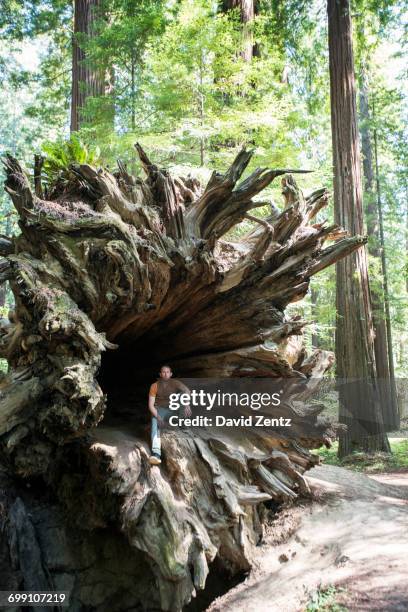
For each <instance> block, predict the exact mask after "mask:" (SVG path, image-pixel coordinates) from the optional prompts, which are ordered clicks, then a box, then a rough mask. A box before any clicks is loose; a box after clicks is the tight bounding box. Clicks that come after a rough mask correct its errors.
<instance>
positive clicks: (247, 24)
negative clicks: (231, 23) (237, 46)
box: [222, 0, 255, 62]
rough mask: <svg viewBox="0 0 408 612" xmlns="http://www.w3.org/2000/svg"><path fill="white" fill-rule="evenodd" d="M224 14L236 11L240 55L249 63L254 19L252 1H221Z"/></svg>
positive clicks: (252, 43) (252, 48) (252, 47)
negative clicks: (240, 26)
mask: <svg viewBox="0 0 408 612" xmlns="http://www.w3.org/2000/svg"><path fill="white" fill-rule="evenodd" d="M222 9H223V11H224V13H226V12H227V11H230V10H232V9H238V10H239V14H240V17H241V23H242V51H241V55H242V57H243V58H244V60H245V61H246V62H250V61H251V59H252V57H253V55H254V39H253V32H252V27H253V20H254V17H255V5H254V0H223V4H222Z"/></svg>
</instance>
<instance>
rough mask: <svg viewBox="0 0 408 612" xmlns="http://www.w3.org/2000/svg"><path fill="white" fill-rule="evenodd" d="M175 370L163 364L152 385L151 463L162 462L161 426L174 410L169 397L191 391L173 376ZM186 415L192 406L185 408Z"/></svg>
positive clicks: (150, 405)
mask: <svg viewBox="0 0 408 612" xmlns="http://www.w3.org/2000/svg"><path fill="white" fill-rule="evenodd" d="M172 376H173V372H172V370H171V367H170V366H169V365H167V364H165V365H162V366H161V368H160V372H159V378H158V380H157V381H156V382H155V383H153V384H152V385H151V386H150V390H149V402H148V405H149V411H150V413H151V415H152V422H151V446H152V454H151V457H150V463H151V464H152V465H159V464H160V463H161V440H160V427H163V426H165V424H166V421H167V420H168V418H169V416H170V414H171V413H172V411H171V410H170V408H169V398H170V395H171V394H172V393H188V394H189V393H190V389H189V388H188V387H186V385H185V384H183V383H182V382H181V380H177V378H172ZM184 414H185V416H186V417H189V416H191V408H190V406H186V407H185V408H184Z"/></svg>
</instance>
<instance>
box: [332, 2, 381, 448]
mask: <svg viewBox="0 0 408 612" xmlns="http://www.w3.org/2000/svg"><path fill="white" fill-rule="evenodd" d="M327 9H328V20H329V67H330V100H331V122H332V141H333V169H334V211H335V221H336V223H338V224H340V225H342V226H343V227H344V228H345V229H346V230H348V231H349V232H350V233H352V234H354V233H357V234H358V233H361V234H362V233H363V231H364V228H363V207H362V185H361V170H360V163H361V160H360V151H359V139H358V128H357V111H356V93H355V78H354V59H353V46H352V31H351V17H350V6H349V2H348V0H328V4H327ZM336 278H337V282H336V308H337V326H336V362H337V377H338V378H339V379H341V380H351V379H358V380H359V381H360V382H361V385H359V384H357V385H355V386H354V387H353V389H352V388H351V387H350V386H348V385H345V386H343V385H340V388H339V400H340V420H341V422H346V423H347V425H348V430H347V432H346V433H344V434H343V435H341V437H340V441H339V456H340V457H343V456H344V455H347V454H349V453H350V452H352V451H353V450H357V449H363V450H366V451H374V450H382V451H389V450H390V447H389V443H388V439H387V436H386V435H385V433H384V427H383V422H382V416H381V412H380V406H379V403H378V400H377V397H376V391H377V389H376V365H375V354H374V331H373V323H372V314H371V301H370V290H369V283H368V271H367V256H366V252H365V250H364V249H360V250H359V251H358V252H356V253H355V254H354V255H352V256H351V257H349V258H347V260H342V261H341V262H338V263H337V265H336ZM366 393H367V394H368V397H366V396H365V395H366Z"/></svg>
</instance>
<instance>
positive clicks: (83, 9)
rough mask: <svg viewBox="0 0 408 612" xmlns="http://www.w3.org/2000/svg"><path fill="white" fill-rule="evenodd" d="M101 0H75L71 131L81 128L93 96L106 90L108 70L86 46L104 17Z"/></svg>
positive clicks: (99, 94)
mask: <svg viewBox="0 0 408 612" xmlns="http://www.w3.org/2000/svg"><path fill="white" fill-rule="evenodd" d="M100 8H101V0H75V2H74V32H73V37H72V86H71V87H72V92H71V132H75V131H77V130H79V128H80V127H81V123H82V122H83V112H84V108H85V105H86V100H87V98H89V97H94V96H102V95H103V94H104V93H105V78H104V72H103V70H102V71H101V70H100V69H97V68H96V67H95V66H94V65H93V62H92V61H91V60H90V58H89V57H88V54H87V53H86V52H85V50H84V46H85V45H86V43H87V42H88V41H89V40H90V39H91V38H92V37H93V36H94V35H95V20H96V19H98V17H100V14H99V12H100Z"/></svg>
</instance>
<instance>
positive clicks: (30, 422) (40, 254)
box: [0, 145, 365, 610]
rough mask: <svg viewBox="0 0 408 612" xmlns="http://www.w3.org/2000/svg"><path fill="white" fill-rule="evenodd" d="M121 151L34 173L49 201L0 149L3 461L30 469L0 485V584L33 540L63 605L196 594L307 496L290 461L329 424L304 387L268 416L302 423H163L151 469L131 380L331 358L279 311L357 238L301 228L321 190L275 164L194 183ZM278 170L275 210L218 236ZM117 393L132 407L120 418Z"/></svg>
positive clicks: (303, 364)
mask: <svg viewBox="0 0 408 612" xmlns="http://www.w3.org/2000/svg"><path fill="white" fill-rule="evenodd" d="M137 151H138V154H139V157H140V160H141V163H142V166H143V168H144V171H145V174H146V179H145V180H141V179H139V178H134V177H132V176H131V175H129V174H128V172H127V170H126V167H125V166H124V165H123V164H119V169H118V171H117V172H115V173H114V174H111V173H110V172H108V171H107V170H105V169H102V168H99V169H97V168H93V167H91V166H89V165H74V166H72V167H71V168H70V173H69V176H70V177H71V178H70V179H69V180H67V181H65V182H61V181H59V182H58V181H57V183H56V185H55V187H54V188H52V186H51V187H50V186H48V189H47V194H49V195H48V197H49V199H48V200H44V199H42V198H41V197H39V196H38V195H36V194H35V193H34V192H33V191H32V189H31V186H30V182H29V180H28V178H27V176H26V174H25V172H24V171H23V169H22V168H21V166H20V164H19V163H18V162H17V160H15V159H14V158H12V157H7V158H6V159H5V160H4V163H5V169H6V174H7V179H6V190H7V192H8V193H9V195H10V197H11V198H12V201H13V203H14V206H15V208H16V210H17V212H18V214H19V226H20V230H21V233H20V234H19V235H18V236H15V237H13V238H12V239H11V240H9V241H8V243H7V244H3V243H0V247H1V252H2V254H3V256H4V257H3V259H2V260H1V263H0V277H1V280H2V281H6V280H8V281H9V282H10V286H11V288H12V291H13V293H14V296H15V303H16V307H15V310H14V311H13V312H10V314H9V320H3V321H2V323H1V329H0V354H1V356H2V357H5V358H6V359H7V360H8V362H9V365H10V371H9V373H8V374H7V375H6V376H4V378H3V380H2V382H1V397H0V456H1V469H2V474H3V475H4V477H6V476H7V475H8V476H11V477H13V478H18V482H20V483H21V482H26V483H28V484H30V483H31V484H32V483H35V487H34V489H31V491H34V492H35V491H36V492H38V495H39V497H40V498H41V499H33V497H32V495H31V497H30V496H29V495H28V493H27V492H25V493H22V492H21V490H19V489H18V487H17V489H16V490H15V491H14V490H13V489H12V488H10V489H9V493H8V494H6V495H5V499H4V500H3V502H2V503H3V508H4V509H5V511H4V516H8V517H9V519H8V520H9V521H11V522H12V521H14V523H13V524H14V525H15V528H14V531H13V529H11V530H8V531H7V530H6V531H4V537H3V540H4V538H5V543H4V542H3V544H2V546H3V548H2V549H1V550H2V551H3V552H2V554H3V557H4V556H5V557H7V555H9V556H11V557H10V558H12V559H13V561H12V563H11V561H10V564H11V565H10V567H12V568H14V570H13V571H12V572H11V574H10V576H9V578H8V579H7V580H8V581H9V583H10V584H11V583H12V582H13V581H14V583H18V584H19V585H20V586H22V587H24V586H25V585H28V584H31V583H30V580H31V573H30V569H29V568H30V563H31V561H30V560H27V559H26V557H25V553H24V551H25V550H26V543H27V538H29V540H30V542H33V541H34V540H35V541H37V542H38V548H39V554H40V556H41V559H42V564H43V566H44V567H46V568H47V571H46V572H45V574H44V580H53V581H54V583H55V584H56V583H57V582H58V580H59V581H60V582H59V584H61V583H63V582H64V580H65V582H64V584H66V585H67V590H68V591H69V592H70V594H71V597H72V601H73V602H74V604H75V606H76V607H74V608H72V609H78V610H83V609H87V608H86V606H89V605H92V606H95V609H97V610H108V609H109V610H123V609H125V608H126V609H127V608H132V607H133V606H135V605H136V604H135V601H137V605H139V606H140V607H141V608H143V607H145V608H147V609H152V608H154V607H158V608H160V609H162V610H180V609H181V608H182V607H183V606H184V605H186V604H187V603H188V602H189V601H190V599H191V597H192V596H193V595H194V594H195V593H196V592H197V591H199V590H201V589H203V588H204V586H205V584H206V579H207V576H208V574H209V571H210V569H209V568H210V567H211V564H212V563H213V562H214V563H216V564H217V567H218V569H223V570H224V571H226V572H229V573H230V574H238V573H239V572H242V571H247V570H248V569H249V568H250V567H251V559H252V550H253V547H254V546H255V545H256V544H257V543H258V542H259V541H260V539H261V538H262V529H263V526H262V525H263V522H264V520H265V515H266V514H267V505H268V503H269V504H278V503H282V502H283V501H290V500H292V499H295V498H296V497H297V496H298V495H300V494H303V493H305V492H307V488H308V487H307V484H306V482H305V480H304V477H303V473H304V472H305V470H307V469H308V468H310V467H311V466H313V465H314V464H315V463H316V461H317V457H316V456H313V455H311V454H310V452H309V451H308V450H307V449H308V448H314V447H316V446H318V445H321V444H323V443H326V444H329V441H330V438H331V437H333V435H334V430H333V427H332V425H331V424H330V423H328V422H327V421H326V420H325V419H324V418H322V417H320V416H319V413H320V412H321V407H319V406H316V405H315V404H312V405H310V406H308V404H307V401H305V400H306V399H307V397H308V392H307V390H306V391H305V390H304V391H303V392H302V397H301V398H299V400H300V399H301V400H302V404H300V403H299V402H298V403H297V404H296V402H295V401H290V400H288V401H287V403H286V406H285V410H286V414H287V415H291V416H292V418H293V424H294V430H295V431H298V430H297V429H296V428H297V427H299V432H300V431H301V430H300V426H301V425H304V424H305V423H307V424H308V430H307V431H308V432H310V434H308V435H304V434H303V435H301V434H300V433H299V438H296V439H293V438H292V439H285V438H284V437H277V436H270V435H269V436H268V435H265V434H263V433H259V434H255V433H250V434H248V436H247V437H245V439H243V438H242V435H241V436H240V438H239V439H238V438H237V434H236V433H234V431H231V432H229V433H226V432H225V431H224V432H220V433H214V431H209V430H205V429H203V430H201V431H200V432H199V433H194V434H193V433H192V432H191V431H180V432H178V433H177V435H176V434H175V433H174V432H167V433H166V434H165V435H164V437H163V442H162V444H163V450H164V462H163V464H162V466H161V467H160V469H159V468H158V467H151V466H150V465H149V462H148V450H149V437H148V428H147V427H146V422H143V415H145V414H146V412H147V410H146V393H147V389H148V384H149V383H150V382H151V380H152V378H153V376H154V374H155V373H156V372H157V366H158V365H160V363H162V362H163V360H165V361H168V360H171V364H172V365H173V367H174V368H175V369H176V371H177V373H178V375H179V376H181V377H183V376H184V377H187V376H196V377H197V376H198V377H203V376H207V377H208V376H218V377H230V376H248V375H249V376H251V377H257V376H260V377H265V376H266V377H275V378H281V377H291V378H293V379H294V380H296V379H297V380H303V381H305V380H306V381H307V380H310V381H311V382H312V379H313V381H315V379H316V378H318V377H320V376H322V374H323V373H324V372H325V371H326V370H327V368H328V367H330V365H331V364H332V362H333V355H332V354H331V353H328V352H326V351H322V350H317V351H314V353H312V354H311V355H307V354H306V353H305V351H304V349H303V346H302V337H301V335H302V329H303V328H304V326H305V325H306V322H305V321H302V320H300V319H299V317H290V316H288V315H286V314H285V308H286V306H287V305H288V304H289V303H291V302H294V301H296V300H299V299H301V298H302V297H303V296H304V295H305V294H306V292H307V290H308V285H309V280H310V277H311V276H312V275H313V274H316V273H317V272H319V271H320V270H322V269H323V268H325V267H326V266H329V265H331V264H333V263H335V262H336V261H338V260H339V259H340V258H342V257H345V256H346V255H348V254H350V253H352V252H354V251H355V250H356V249H358V248H359V247H360V246H361V245H362V244H363V243H364V242H365V239H364V238H362V237H360V236H349V237H347V236H345V235H344V232H343V230H342V229H341V228H339V227H338V226H336V225H328V224H327V223H314V221H313V218H314V216H315V214H316V213H317V211H318V210H320V209H321V208H322V206H324V205H325V204H326V203H327V192H326V191H325V190H324V189H320V190H317V191H315V192H314V193H312V194H311V195H310V196H308V197H305V196H304V195H303V193H302V191H301V190H300V189H299V188H298V187H297V185H296V182H295V181H294V179H293V176H292V175H291V174H289V175H288V174H287V172H288V171H287V170H285V169H275V170H268V169H264V168H256V169H254V170H252V171H251V172H250V173H249V174H248V175H247V176H246V177H245V178H242V175H243V173H244V171H245V169H246V167H247V166H248V164H249V162H250V160H251V156H252V153H251V152H250V151H246V150H242V151H241V152H240V153H239V154H238V155H237V157H236V159H235V161H234V162H233V164H232V165H231V167H230V168H229V169H227V171H226V172H224V173H218V172H214V173H213V175H212V176H211V178H210V180H209V182H208V184H207V185H206V186H205V187H202V186H201V185H200V184H199V183H198V181H197V180H195V179H192V178H191V177H172V176H171V175H170V173H169V172H168V171H167V170H165V169H161V168H159V167H158V166H157V165H155V164H154V163H153V162H152V161H151V160H150V159H149V158H148V156H147V155H146V153H145V152H144V151H143V149H142V148H141V147H140V146H139V145H137ZM291 172H295V171H291ZM279 176H282V177H283V178H282V191H283V196H284V203H283V208H282V210H280V211H278V210H277V209H276V208H271V215H270V217H269V218H268V219H266V220H264V219H261V220H256V221H255V223H254V227H253V229H252V230H251V231H250V232H248V233H247V234H246V235H244V236H243V237H242V238H241V239H240V240H239V241H237V240H233V239H231V237H230V235H227V234H228V232H229V230H231V229H232V228H233V227H234V226H235V225H236V224H237V223H239V222H240V221H242V220H243V219H244V218H245V217H248V218H249V219H252V220H254V219H256V218H255V217H252V215H251V214H250V211H251V210H252V209H254V208H256V207H257V206H259V205H260V201H259V200H257V199H256V196H257V194H258V193H260V192H261V191H262V190H263V189H264V188H265V187H267V186H268V185H269V184H270V183H271V182H272V181H273V180H274V179H276V178H277V177H279ZM262 203H264V201H263V202H262ZM327 240H330V241H331V243H330V244H329V245H328V246H325V245H324V243H325V242H326V241H327ZM106 351H108V352H107V354H106V355H105V352H106ZM102 355H103V356H104V357H103V363H102V367H101V358H102ZM313 384H314V383H313ZM138 391H140V398H141V399H139V396H138ZM292 400H293V398H292ZM120 402H124V403H125V404H126V403H127V407H128V408H129V407H130V408H131V410H132V411H133V413H134V416H133V417H132V418H130V417H127V418H126V419H124V417H123V413H122V415H120V414H118V413H119V412H120V410H119V407H120ZM138 402H140V403H138ZM137 413H139V417H138V414H137ZM302 431H304V427H303V428H302ZM13 491H14V492H13ZM19 499H20V501H19ZM265 504H266V506H265ZM33 508H37V509H38V508H39V510H38V512H39V513H40V514H39V515H35V516H40V517H41V516H42V514H41V513H42V512H43V511H44V512H47V511H49V512H50V513H51V514H50V515H49V516H51V515H52V516H54V517H56V518H55V521H56V522H58V524H59V525H60V522H61V521H66V522H64V523H63V526H61V527H59V528H58V529H57V530H56V533H57V534H59V535H58V537H61V538H62V544H61V550H65V548H66V547H67V545H66V543H64V542H65V541H66V539H67V538H68V539H69V538H70V537H71V536H70V535H69V534H72V533H75V534H76V536H75V538H74V539H75V543H74V544H72V546H70V547H69V546H68V548H69V549H70V552H69V551H68V550H67V551H66V555H67V556H66V558H65V560H64V561H58V559H55V557H53V552H52V551H53V550H54V549H53V548H52V546H51V545H50V542H49V540H47V537H48V536H47V533H45V532H44V529H45V526H44V525H43V524H42V525H41V518H38V525H39V526H37V527H36V524H35V519H33V516H34V514H35V512H34V509H33ZM47 508H48V510H47ZM53 508H54V509H53ZM54 510H55V513H56V514H55V513H54V514H53V512H54ZM33 513H34V514H33ZM61 517H62V518H61ZM44 520H45V519H44ZM47 520H50V521H51V520H54V519H51V518H50V519H47ZM13 533H14V534H15V535H14V536H13V535H10V534H13ZM7 534H9V535H8V536H7ZM81 534H82V535H81ZM104 534H106V538H107V540H106V541H107V544H106V549H104V553H103V554H102V553H101V546H102V544H101V539H102V538H103V537H104ZM13 538H14V540H13ZM16 538H17V539H16ZM78 538H79V540H81V538H82V540H81V541H82V543H83V544H82V545H81V544H78V541H77V540H78ZM16 542H17V544H18V546H17V544H16ZM119 544H120V546H119ZM32 545H33V546H34V544H32ZM30 546H31V544H30ZM81 546H82V547H81ZM119 549H120V550H122V549H123V555H124V556H125V557H126V559H125V561H123V563H124V565H123V564H122V557H120V559H118V558H117V556H118V555H119V552H118V550H119ZM33 554H34V553H33ZM132 555H133V556H132ZM90 557H91V558H92V562H89V563H88V562H87V558H90ZM115 559H116V561H115ZM88 560H89V559H88ZM6 565H7V564H6ZM58 568H59V570H58ZM58 571H60V575H59V577H58ZM62 574H63V575H64V576H65V578H62V577H61V575H62ZM61 581H62V582H61ZM14 583H13V584H14ZM101 584H103V586H100V585H101ZM129 584H131V585H132V586H127V585H129ZM98 585H99V586H98ZM4 588H6V587H4ZM41 588H43V587H41ZM98 589H99V590H98ZM123 589H128V590H129V597H128V599H127V600H126V601H124V599H123V597H124V595H123ZM91 591H92V593H91ZM119 592H121V593H122V595H121V597H120V598H119V597H118V593H119ZM92 597H93V598H94V601H92ZM115 597H116V598H115ZM95 602H96V603H95ZM74 604H73V605H74Z"/></svg>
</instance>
